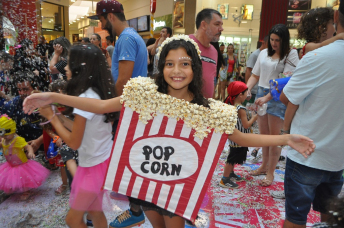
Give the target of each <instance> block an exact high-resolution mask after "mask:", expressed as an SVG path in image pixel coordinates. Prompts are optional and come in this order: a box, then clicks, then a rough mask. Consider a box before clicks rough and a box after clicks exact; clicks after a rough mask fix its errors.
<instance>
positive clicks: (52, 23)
mask: <svg viewBox="0 0 344 228" xmlns="http://www.w3.org/2000/svg"><path fill="white" fill-rule="evenodd" d="M41 17H42V35H43V36H44V37H45V39H46V40H47V41H48V42H49V41H50V40H54V39H56V38H58V37H60V36H64V35H65V21H64V12H63V6H61V5H56V4H52V3H47V2H42V4H41Z"/></svg>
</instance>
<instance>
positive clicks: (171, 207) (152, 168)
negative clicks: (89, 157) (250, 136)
mask: <svg viewBox="0 0 344 228" xmlns="http://www.w3.org/2000/svg"><path fill="white" fill-rule="evenodd" d="M139 80H143V79H139ZM146 80H149V79H145V80H144V82H147V81H146ZM131 82H134V81H133V80H131ZM127 85H128V84H127ZM141 86H142V85H141V84H140V83H138V84H137V85H135V86H133V87H130V84H129V85H128V87H129V90H133V91H136V93H140V94H146V95H147V96H131V98H130V99H132V100H131V101H130V100H129V99H128V98H127V97H126V95H128V94H131V93H132V92H131V91H128V90H127V91H126V93H123V94H124V95H123V101H124V105H123V107H122V110H121V116H120V120H119V124H118V128H117V132H116V136H115V140H114V144H113V148H112V154H111V159H110V164H109V168H108V172H107V176H106V180H105V185H104V188H105V189H107V190H112V191H115V192H118V193H121V194H124V195H127V196H130V197H134V198H138V199H141V200H144V201H147V202H152V203H154V204H156V205H158V206H159V207H161V208H164V209H166V210H168V211H170V212H173V213H175V214H177V215H179V216H182V217H184V218H186V219H189V220H192V221H193V220H194V219H195V218H196V216H197V213H198V210H199V208H200V206H201V203H202V200H203V197H204V195H205V193H206V190H207V188H208V185H209V182H210V180H211V177H212V174H213V171H214V169H215V166H216V164H217V162H218V159H219V156H220V154H221V152H222V150H223V148H224V145H225V143H226V140H227V138H228V134H226V132H227V133H231V132H232V131H233V130H234V127H235V124H236V110H235V109H234V108H233V107H231V106H228V105H226V106H228V107H226V106H222V103H221V104H217V105H220V107H225V108H226V111H225V114H224V115H220V114H219V115H216V113H219V112H221V111H219V110H212V113H211V112H209V113H205V114H206V115H203V116H207V117H204V118H205V119H204V120H205V121H207V122H211V121H210V120H208V119H209V118H211V117H212V116H213V118H215V123H214V124H215V125H216V124H217V125H226V126H227V127H225V128H223V129H227V130H226V132H221V130H219V129H217V128H213V129H210V128H209V127H206V126H208V125H210V123H206V122H205V121H202V120H201V119H202V118H201V117H200V116H202V113H201V112H200V111H199V110H198V111H196V112H194V111H193V105H194V104H189V103H188V102H187V103H186V104H185V103H183V102H182V105H181V106H178V105H176V106H173V105H172V106H173V107H172V108H173V109H175V110H179V108H180V107H183V108H182V111H181V112H178V111H177V114H176V115H174V114H173V111H171V105H167V106H166V107H165V104H169V103H170V104H173V103H174V102H177V103H178V104H179V101H176V100H178V99H175V98H171V97H169V96H166V95H162V96H163V97H164V98H166V99H167V100H166V101H162V100H161V98H160V97H158V99H157V101H156V102H159V103H160V105H158V106H159V107H156V106H154V104H153V103H154V102H151V100H152V99H151V98H149V97H150V95H149V93H145V92H144V91H139V90H140V89H139V88H141ZM128 87H127V88H126V89H128ZM150 88H152V87H150ZM126 89H125V90H126ZM143 90H146V89H143ZM154 91H155V89H154V88H152V93H151V94H155V95H156V94H157V92H156V91H155V92H154ZM131 95H132V94H131ZM155 95H153V97H155V98H156V96H155ZM135 97H139V98H137V99H140V101H133V99H134V100H135ZM142 99H144V100H142ZM168 99H171V101H169V100H168ZM184 102H185V101H184ZM147 103H151V104H152V107H155V108H156V110H152V109H154V108H152V107H144V108H142V106H146V104H147ZM135 104H136V105H135ZM185 105H191V106H190V108H189V109H186V108H185ZM129 106H130V107H129ZM210 106H211V107H212V105H210ZM195 107H196V109H198V108H199V106H195ZM203 108H204V107H201V109H202V110H207V109H209V108H205V109H203ZM211 109H212V108H210V110H211ZM135 110H136V111H135ZM144 110H148V112H147V113H148V114H147V113H146V114H147V115H146V117H145V116H144V115H143V113H144ZM187 110H189V112H190V113H189V112H188V111H187ZM190 110H191V111H190ZM185 113H189V115H186V114H185ZM195 113H196V114H195ZM203 114H204V113H203ZM149 116H150V117H149ZM182 116H184V118H181V117H182ZM147 118H148V119H147ZM207 118H208V119H207ZM194 119H196V120H194ZM216 120H217V122H216ZM223 120H226V123H222V122H221V121H223ZM202 124H203V125H202ZM215 125H214V126H215ZM229 128H231V129H229ZM217 130H218V131H217Z"/></svg>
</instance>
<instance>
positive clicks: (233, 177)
mask: <svg viewBox="0 0 344 228" xmlns="http://www.w3.org/2000/svg"><path fill="white" fill-rule="evenodd" d="M229 178H230V179H234V180H235V181H236V182H240V181H244V179H242V177H240V176H238V175H236V174H235V173H234V172H231V173H230V174H229Z"/></svg>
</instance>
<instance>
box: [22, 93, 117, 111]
mask: <svg viewBox="0 0 344 228" xmlns="http://www.w3.org/2000/svg"><path fill="white" fill-rule="evenodd" d="M52 103H59V104H63V105H67V106H70V107H74V108H77V109H81V110H84V111H87V112H92V113H96V114H104V113H110V112H118V111H120V110H121V108H122V105H121V103H120V97H115V98H112V99H109V100H98V99H93V98H86V97H75V96H68V95H64V94H60V93H35V94H31V95H30V96H28V97H27V98H25V100H24V103H23V109H24V112H25V113H28V114H31V113H32V112H33V111H35V110H36V109H37V108H39V107H43V106H46V105H49V104H52Z"/></svg>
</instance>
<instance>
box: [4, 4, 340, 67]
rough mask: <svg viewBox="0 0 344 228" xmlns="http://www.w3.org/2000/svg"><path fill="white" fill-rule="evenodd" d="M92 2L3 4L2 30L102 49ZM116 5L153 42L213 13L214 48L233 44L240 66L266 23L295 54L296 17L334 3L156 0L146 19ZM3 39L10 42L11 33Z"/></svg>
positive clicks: (140, 7) (143, 9) (136, 9)
mask: <svg viewBox="0 0 344 228" xmlns="http://www.w3.org/2000/svg"><path fill="white" fill-rule="evenodd" d="M23 2H26V3H25V4H23ZM97 2H98V0H40V1H38V0H37V1H36V2H32V3H29V2H28V1H23V0H13V1H9V0H5V1H4V2H3V8H4V17H6V16H7V17H8V18H6V19H4V20H3V21H7V22H8V23H9V25H8V26H10V25H11V23H12V24H13V25H14V27H17V26H21V27H22V29H18V28H14V29H15V30H16V31H17V32H13V33H14V35H15V33H19V36H22V37H29V35H30V34H32V35H33V40H34V42H38V37H39V36H40V35H43V36H44V37H45V38H46V40H47V41H48V42H49V41H50V40H53V39H56V38H57V37H60V36H65V37H67V38H68V39H69V40H70V41H71V42H72V43H74V42H79V41H80V40H81V39H82V38H83V37H90V36H91V34H93V33H98V34H99V35H100V36H101V37H102V44H103V45H106V41H105V40H106V39H105V37H106V36H107V35H108V34H107V32H106V31H105V30H102V29H101V26H100V22H99V21H97V20H90V19H88V18H87V17H88V16H90V15H93V14H95V10H96V4H97ZM119 2H121V3H122V4H123V7H124V13H125V16H126V19H127V21H128V24H129V26H130V27H133V28H134V29H135V30H136V31H137V32H138V33H139V34H140V35H141V36H142V38H143V39H144V40H145V41H146V40H148V39H149V38H150V37H151V36H154V37H156V38H157V37H159V32H160V30H161V28H162V27H163V26H169V27H171V28H173V32H174V34H190V33H193V32H194V31H195V17H196V15H197V13H198V12H199V11H200V10H202V9H204V8H214V9H217V10H218V11H219V12H221V14H222V19H223V28H224V31H223V32H222V35H221V37H220V42H222V43H225V44H229V43H233V44H234V45H235V50H236V53H237V54H238V58H240V62H242V63H244V62H245V60H246V59H247V57H248V55H249V54H250V53H251V52H253V51H254V50H255V49H256V48H257V44H258V42H259V40H262V38H263V37H264V36H265V35H267V34H264V33H268V31H269V29H270V28H269V27H271V26H270V25H269V24H268V23H266V22H267V21H269V22H270V21H274V20H275V21H276V18H277V17H282V19H283V20H284V21H285V23H286V24H287V26H288V28H289V29H290V34H291V45H293V46H294V47H296V48H298V47H300V46H302V45H303V43H304V42H303V41H300V40H297V39H296V27H297V24H298V22H299V21H300V18H301V16H302V15H303V14H304V13H305V12H306V11H307V10H308V9H311V8H315V7H324V6H329V7H333V6H334V5H336V4H337V2H339V1H338V0H302V1H297V2H298V3H299V5H293V4H294V3H295V1H293V0H283V1H273V0H237V1H227V0H157V1H156V8H155V12H154V14H152V13H151V7H150V6H151V5H150V4H151V1H150V0H119ZM282 2H283V3H284V5H285V6H283V7H281V8H276V6H280V5H283V4H282ZM16 4H17V5H16ZM30 4H31V5H30ZM271 4H278V5H276V6H272V5H271ZM18 6H20V7H23V6H24V9H25V8H26V9H27V10H28V11H30V13H32V14H29V12H28V13H26V14H25V15H24V19H22V20H20V21H18V19H17V18H16V17H14V16H13V15H12V14H9V13H8V15H7V12H9V11H11V10H12V11H15V12H16V13H19V14H20V13H21V12H18V9H13V8H18ZM20 7H19V8H20ZM273 7H275V8H273ZM11 8H12V9H11ZM264 9H265V12H264ZM271 9H272V10H271ZM281 11H283V12H281ZM263 14H264V20H263ZM281 15H282V16H281ZM7 19H8V20H7ZM272 25H273V24H272ZM263 27H265V28H263ZM18 30H19V31H18ZM35 30H36V31H35ZM7 36H9V37H10V36H11V33H9V34H7ZM17 40H18V39H17ZM11 44H12V45H14V44H13V42H12V43H10V42H9V44H8V45H11Z"/></svg>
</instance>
